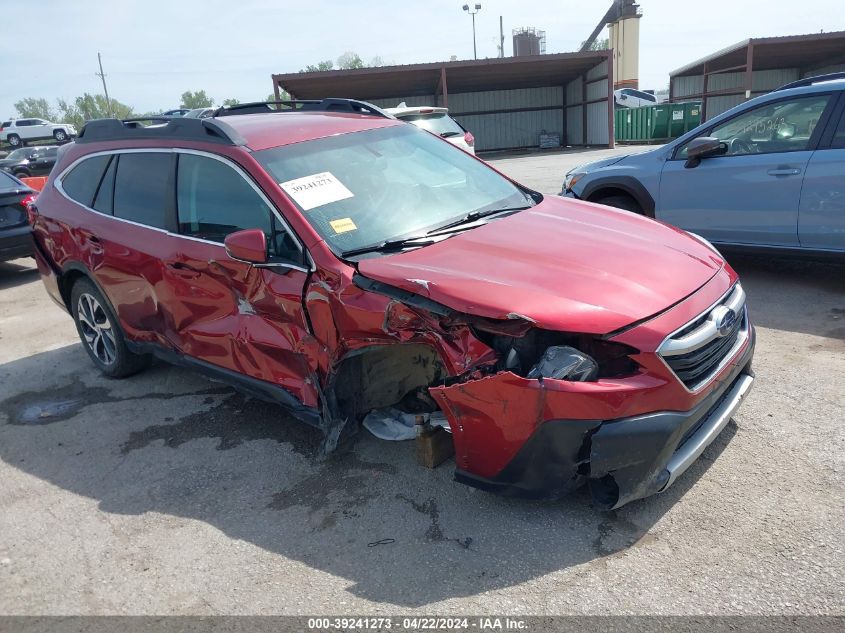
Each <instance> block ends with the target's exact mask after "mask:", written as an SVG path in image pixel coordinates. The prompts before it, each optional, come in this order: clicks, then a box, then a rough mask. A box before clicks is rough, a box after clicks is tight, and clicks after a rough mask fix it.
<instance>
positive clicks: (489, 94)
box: [369, 61, 610, 152]
mask: <svg viewBox="0 0 845 633" xmlns="http://www.w3.org/2000/svg"><path fill="white" fill-rule="evenodd" d="M606 75H607V62H606V61H605V62H602V63H601V64H599V65H598V66H595V67H594V68H592V69H591V70H589V71H588V72H587V80H588V81H589V80H590V79H597V78H599V77H604V76H606ZM607 81H608V80H607V79H601V80H599V81H593V82H591V83H588V84H587V100H588V101H589V100H595V99H603V100H604V101H602V102H600V103H591V104H588V105H587V106H586V108H587V135H586V144H588V145H607V144H608V142H609V141H608V139H609V134H610V133H609V130H608V120H607V108H608V105H607ZM447 86H448V77H447ZM369 101H370V102H371V103H373V104H374V105H377V106H379V107H382V108H392V107H395V106H397V105H399V104H400V103H401V102H403V101H404V102H405V103H406V104H407V105H408V106H427V105H429V106H430V105H442V103H441V99H440V98H439V97H436V96H435V95H423V96H409V97H392V98H389V99H370V100H369ZM581 101H582V79H581V78H580V77H579V78H577V79H575V80H574V81H571V82H569V83H568V84H567V85H566V87H565V88H564V87H563V86H548V87H544V88H520V89H513V90H488V91H481V92H465V93H449V113H450V114H451V115H452V116H454V117H455V119H456V120H457V121H458V122H459V123H460V124H461V125H463V126H464V127H465V128H466V129H468V130H469V131H470V132H472V134H473V136H475V148H476V150H478V151H482V152H483V151H487V150H495V149H516V148H524V147H538V146H539V143H540V134H543V133H547V134H558V135H560V139H561V144H563V145H583V144H585V143H584V134H583V127H584V126H583V114H582V108H583V107H584V106H582V105H577V106H574V107H570V108H566V107H565V106H566V104H572V103H576V104H580V103H581ZM527 108H532V109H531V110H527ZM533 108H544V109H537V110H535V109H533ZM546 108H547V109H546ZM520 109H526V110H524V111H522V112H507V110H520Z"/></svg>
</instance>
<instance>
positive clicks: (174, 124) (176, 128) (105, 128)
mask: <svg viewBox="0 0 845 633" xmlns="http://www.w3.org/2000/svg"><path fill="white" fill-rule="evenodd" d="M147 121H149V122H151V123H152V125H144V123H145V122H147ZM146 139H183V140H190V141H205V142H207V143H220V144H223V145H246V140H245V139H244V138H243V137H242V136H241V135H240V134H238V133H237V132H236V131H235V130H234V129H233V128H232V126H231V125H229V124H227V123H225V122H224V121H215V120H213V119H186V118H184V117H171V116H149V117H136V118H132V119H122V120H121V119H93V120H91V121H88V122H87V123H86V124H85V125H84V126H83V127H82V129H81V130H80V131H79V135H78V136H77V137H76V142H77V143H93V142H95V141H126V140H139V141H140V140H146Z"/></svg>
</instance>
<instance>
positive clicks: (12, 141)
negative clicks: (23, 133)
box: [6, 134, 23, 149]
mask: <svg viewBox="0 0 845 633" xmlns="http://www.w3.org/2000/svg"><path fill="white" fill-rule="evenodd" d="M6 142H7V143H8V144H9V145H11V146H12V147H14V148H15V149H17V148H18V147H23V141H22V140H21V137H20V136H18V135H17V134H9V136H7V137H6Z"/></svg>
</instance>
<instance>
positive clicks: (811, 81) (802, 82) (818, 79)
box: [772, 72, 845, 92]
mask: <svg viewBox="0 0 845 633" xmlns="http://www.w3.org/2000/svg"><path fill="white" fill-rule="evenodd" d="M837 79H845V72H842V73H830V74H827V75H816V76H815V77H805V78H804V79H799V80H798V81H793V82H791V83H788V84H786V85H784V86H781V87H780V88H775V89H774V90H772V92H778V91H779V90H789V89H790V88H803V87H805V86H813V85H815V84H820V83H824V82H825V81H835V80H837Z"/></svg>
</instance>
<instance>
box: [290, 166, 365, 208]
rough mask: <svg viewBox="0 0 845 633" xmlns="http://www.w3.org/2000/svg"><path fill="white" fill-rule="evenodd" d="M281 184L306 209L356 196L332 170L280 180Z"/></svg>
mask: <svg viewBox="0 0 845 633" xmlns="http://www.w3.org/2000/svg"><path fill="white" fill-rule="evenodd" d="M279 186H280V187H281V188H282V189H283V190H284V191H285V192H286V193H287V194H288V195H289V196H290V197H291V198H293V199H294V200H295V201H296V203H297V204H298V205H299V206H300V207H302V208H303V209H304V210H305V211H309V210H310V209H314V208H315V207H322V206H323V205H324V204H329V203H331V202H337V201H338V200H346V199H347V198H352V197H354V194H353V193H352V192H351V191H349V189H347V188H346V187H345V186H344V185H343V183H342V182H340V181H339V180H338V179H337V178H335V177H334V174H332V172H330V171H324V172H323V173H322V174H314V175H313V176H305V178H297V179H296V180H288V181H287V182H280V183H279Z"/></svg>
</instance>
